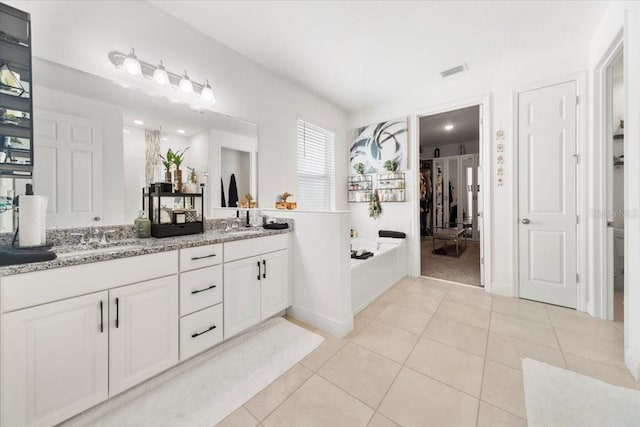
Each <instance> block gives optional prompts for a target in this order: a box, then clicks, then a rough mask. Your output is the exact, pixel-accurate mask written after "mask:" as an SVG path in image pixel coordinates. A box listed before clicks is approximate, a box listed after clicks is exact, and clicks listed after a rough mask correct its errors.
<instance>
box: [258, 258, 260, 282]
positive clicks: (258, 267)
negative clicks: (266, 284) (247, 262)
mask: <svg viewBox="0 0 640 427" xmlns="http://www.w3.org/2000/svg"><path fill="white" fill-rule="evenodd" d="M258 280H260V261H258Z"/></svg>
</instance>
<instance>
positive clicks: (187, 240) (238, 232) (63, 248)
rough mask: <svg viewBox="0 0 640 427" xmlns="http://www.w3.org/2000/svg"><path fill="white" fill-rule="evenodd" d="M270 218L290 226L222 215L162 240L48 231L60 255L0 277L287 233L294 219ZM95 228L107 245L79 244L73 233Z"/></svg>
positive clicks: (121, 228)
mask: <svg viewBox="0 0 640 427" xmlns="http://www.w3.org/2000/svg"><path fill="white" fill-rule="evenodd" d="M270 220H275V222H278V223H288V224H289V229H285V230H265V229H264V228H262V227H244V226H243V225H242V224H243V221H242V219H239V218H224V219H208V220H205V232H204V233H202V234H191V235H187V236H177V237H165V238H162V239H159V238H155V237H150V238H147V239H140V238H137V237H136V235H135V229H134V227H133V225H118V226H100V227H79V228H65V229H53V230H47V242H50V243H53V245H54V247H53V250H54V251H55V252H56V253H57V254H59V256H58V258H56V259H54V260H51V261H45V262H35V263H29V264H17V265H9V266H5V267H0V276H7V275H11V274H18V273H28V272H31V271H40V270H47V269H50V268H59V267H68V266H72V265H79V264H86V263H90V262H97V261H106V260H110V259H116V258H124V257H130V256H137V255H145V254H153V253H158V252H164V251H171V250H176V249H184V248H189V247H195V246H203V245H210V244H214V243H223V242H230V241H234V240H243V239H251V238H255V237H264V236H271V235H276V234H283V233H287V232H289V231H291V230H293V220H291V219H277V218H270ZM233 223H237V224H238V227H237V228H235V229H232V230H231V231H225V229H226V228H227V224H228V225H229V226H231V225H232V224H233ZM94 229H95V230H98V231H99V236H102V233H103V232H104V231H112V230H113V233H109V234H108V236H107V239H108V244H106V245H100V244H92V245H80V244H79V237H78V236H74V235H73V234H74V233H83V234H85V235H86V234H87V233H88V232H89V230H94ZM12 239H13V234H9V233H4V234H0V245H7V244H11V240H12ZM107 248H112V249H113V250H107ZM96 249H104V250H105V251H101V252H95V250H96ZM83 252H85V253H83ZM65 253H74V254H77V255H73V256H64V254H65Z"/></svg>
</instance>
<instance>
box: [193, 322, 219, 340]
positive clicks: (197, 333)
mask: <svg viewBox="0 0 640 427" xmlns="http://www.w3.org/2000/svg"><path fill="white" fill-rule="evenodd" d="M215 328H216V325H213V326H211V327H210V328H209V329H207V330H206V331H202V332H196V333H195V334H191V338H196V337H199V336H200V335H202V334H206V333H207V332H211V331H213V330H214V329H215Z"/></svg>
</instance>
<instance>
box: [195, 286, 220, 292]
mask: <svg viewBox="0 0 640 427" xmlns="http://www.w3.org/2000/svg"><path fill="white" fill-rule="evenodd" d="M214 288H216V285H211V286H209V287H208V288H204V289H196V290H195V291H191V293H192V294H197V293H200V292H204V291H208V290H209V289H214Z"/></svg>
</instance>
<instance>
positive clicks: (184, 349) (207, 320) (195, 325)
mask: <svg viewBox="0 0 640 427" xmlns="http://www.w3.org/2000/svg"><path fill="white" fill-rule="evenodd" d="M222 330H223V327H222V304H218V305H215V306H213V307H209V308H207V309H205V310H202V311H198V312H196V313H193V314H190V315H188V316H185V317H183V318H181V319H180V360H185V359H188V358H190V357H191V356H193V355H196V354H198V353H200V352H202V351H204V350H206V349H208V348H210V347H212V346H214V345H216V344H218V343H219V342H220V341H222Z"/></svg>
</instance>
